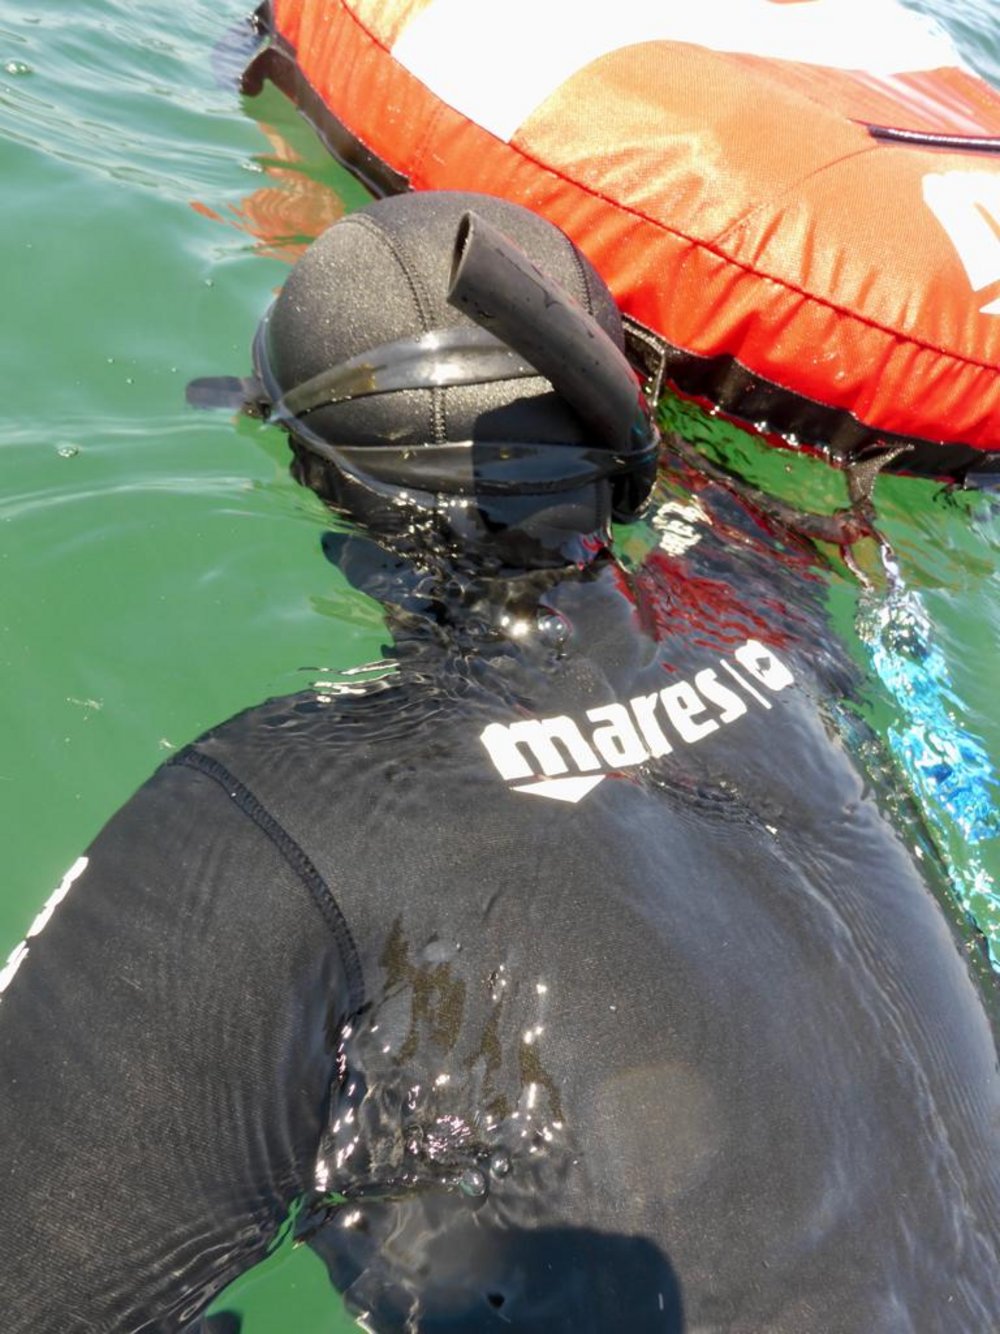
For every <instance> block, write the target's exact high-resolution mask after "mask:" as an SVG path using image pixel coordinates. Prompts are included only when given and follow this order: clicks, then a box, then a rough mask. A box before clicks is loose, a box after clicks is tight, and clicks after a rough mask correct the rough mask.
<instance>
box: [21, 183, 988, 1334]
mask: <svg viewBox="0 0 1000 1334" xmlns="http://www.w3.org/2000/svg"><path fill="white" fill-rule="evenodd" d="M469 210H471V211H472V213H473V215H474V216H473V217H472V219H471V223H470V220H469V218H468V217H467V216H466V215H467V213H468V212H469ZM490 224H491V225H492V226H493V227H495V228H498V229H499V232H500V233H502V235H499V236H498V235H497V233H496V232H493V231H491V230H490ZM456 232H459V234H460V237H461V244H462V246H463V247H464V249H462V250H461V253H460V255H459V263H458V264H457V266H456V269H455V272H452V263H453V256H452V249H453V244H452V243H453V239H454V237H455V235H456ZM477 237H478V244H477ZM511 243H513V244H511ZM522 252H523V253H522ZM525 254H526V255H527V256H528V257H529V258H530V260H531V261H533V262H534V264H535V265H537V266H538V269H539V270H541V271H542V272H539V271H538V270H535V269H533V268H532V266H531V264H530V263H529V262H528V260H526V259H525ZM480 263H481V264H482V270H481V273H480V277H481V278H482V282H481V283H480V284H479V285H478V286H477V283H476V281H475V271H476V270H477V265H479V264H480ZM466 270H472V273H471V276H470V274H469V273H468V272H466ZM484 275H485V276H484ZM498 275H500V276H498ZM546 275H549V276H551V278H552V279H554V280H555V282H557V283H559V284H561V287H562V288H563V289H565V291H566V292H567V293H568V294H569V295H568V296H566V295H563V294H562V293H561V292H560V290H559V289H558V288H557V287H556V286H555V285H554V283H552V282H550V281H549V279H548V277H546ZM467 279H468V281H466V280H467ZM525 281H526V283H527V287H526V288H525V285H524V284H525ZM533 284H534V289H535V296H536V297H538V300H537V301H536V300H534V298H533V297H532V295H531V289H532V285H533ZM449 288H450V289H451V290H452V299H453V301H455V302H457V303H458V304H451V303H449V301H448V300H447V294H448V292H449ZM525 291H526V292H527V295H524V293H525ZM519 294H520V295H524V302H525V304H524V305H523V306H522V307H521V308H520V314H519V313H518V311H517V309H514V310H513V314H511V312H510V310H507V308H508V306H509V305H510V303H511V302H513V305H514V307H516V306H517V300H518V299H519ZM574 299H575V303H579V306H577V305H576V304H575V303H574ZM581 308H582V310H581ZM505 310H507V316H508V317H509V318H507V319H506V322H505V318H506V317H505V316H504V313H503V312H504V311H505ZM466 312H471V314H468V313H466ZM583 312H585V313H583ZM491 326H492V327H493V328H494V329H496V328H502V330H503V333H504V338H503V340H499V341H498V339H497V338H496V337H490V336H489V335H488V334H487V335H486V336H483V335H482V334H481V332H480V331H481V330H482V329H483V328H484V327H485V328H487V329H488V328H489V327H491ZM539 329H544V330H545V333H544V336H543V337H541V338H540V339H538V338H536V341H535V345H534V347H532V338H533V336H534V335H535V334H537V332H538V330H539ZM581 335H582V338H583V343H581V342H580V337H581ZM588 340H590V342H591V343H592V344H593V349H592V352H593V355H592V356H591V354H590V353H588V351H587V341H588ZM608 340H610V344H609V342H608ZM511 344H513V346H511ZM543 344H544V346H543ZM612 345H613V346H612ZM609 346H611V351H610V352H609V351H608V347H609ZM620 347H621V325H620V320H619V317H618V314H617V312H616V310H615V308H614V305H613V303H612V301H611V299H610V297H609V295H608V293H607V290H606V289H605V288H604V286H603V284H602V283H601V282H600V280H599V278H598V277H597V275H596V274H595V273H594V272H593V270H592V269H591V268H590V266H589V265H588V264H587V262H586V261H585V260H584V259H583V257H582V256H581V255H580V254H579V253H578V252H577V251H576V250H575V249H574V247H573V246H572V245H571V244H570V243H569V242H568V241H567V240H566V239H565V238H564V237H563V236H562V234H561V233H559V232H557V231H556V230H555V229H554V228H552V227H551V226H550V225H549V224H547V223H544V222H542V221H541V220H540V219H538V218H536V217H534V216H533V215H531V214H529V213H527V212H525V211H524V210H521V209H518V208H516V207H515V206H513V205H509V204H503V203H501V202H500V201H496V200H490V199H484V198H482V197H477V196H464V195H456V196H450V195H414V196H407V197H403V198H398V199H392V200H386V201H382V202H380V203H376V204H374V205H372V206H371V207H370V208H368V209H366V210H364V211H362V212H361V213H359V214H355V215H352V216H351V217H349V218H347V219H345V220H343V221H342V222H339V223H337V224H336V225H335V226H334V227H333V228H332V229H330V231H328V232H327V233H325V234H324V236H323V237H322V238H320V240H319V241H317V242H316V243H315V244H314V246H313V247H312V248H311V250H310V251H309V252H308V253H307V255H306V256H305V257H304V258H303V260H302V261H301V262H300V263H299V265H298V266H297V267H296V269H295V270H294V271H293V273H292V275H291V276H290V278H289V280H288V282H287V283H286V285H285V287H284V289H283V291H282V293H281V295H280V297H279V298H278V301H277V303H276V305H275V307H274V308H273V310H272V312H271V314H270V316H269V317H268V319H267V320H266V321H265V323H264V325H263V326H262V329H261V331H260V334H259V336H258V340H257V344H256V352H255V359H256V364H257V373H258V383H257V384H256V385H255V386H253V392H255V393H256V394H257V396H258V397H259V399H260V400H261V401H262V402H263V403H264V404H265V410H267V411H269V412H270V413H271V415H272V416H273V417H274V419H275V420H277V421H279V422H280V423H282V424H283V425H285V426H286V428H287V429H288V431H289V433H290V438H291V441H292V446H293V450H294V454H295V463H294V468H295V470H296V473H297V475H298V477H299V478H300V480H302V481H304V482H306V483H307V484H308V485H310V486H312V487H314V488H315V489H316V490H317V491H318V492H319V493H320V494H321V495H322V496H323V497H324V498H325V499H326V500H327V501H328V502H329V503H330V504H331V506H332V507H333V508H334V509H336V510H338V511H339V512H340V513H342V514H344V515H347V516H349V517H350V519H351V520H352V526H350V527H345V528H343V529H342V530H341V531H339V532H337V533H334V534H331V535H330V536H329V537H328V539H327V542H326V547H327V553H328V555H329V556H330V557H331V558H332V559H334V560H336V561H337V563H338V564H339V565H340V566H341V568H342V569H343V570H344V572H345V573H346V575H347V576H348V577H349V578H350V579H351V580H352V581H353V582H354V583H355V584H357V585H358V586H359V587H363V588H364V589H365V590H366V591H367V592H369V593H370V594H371V595H372V596H374V597H377V598H379V599H380V600H381V601H382V603H383V604H384V606H385V608H386V617H387V624H388V627H389V629H390V631H391V635H392V644H391V647H390V648H389V649H388V651H387V655H386V661H385V662H384V663H382V664H380V666H379V667H378V668H377V669H375V670H373V671H372V672H371V673H369V674H367V676H366V675H365V674H362V675H361V676H359V677H358V678H357V679H358V681H359V682H361V683H362V684H359V685H357V686H352V687H351V688H350V692H349V693H337V692H334V691H327V692H325V693H324V690H323V689H322V688H320V689H317V690H312V691H306V692H303V693H301V694H299V695H295V696H292V697H290V698H285V699H275V700H271V701H270V702H268V703H266V704H264V705H262V706H260V707H258V708H254V709H251V710H249V711H248V712H246V713H244V714H241V715H240V716H239V717H237V718H235V719H233V720H231V721H230V722H228V723H226V724H224V725H223V726H220V727H219V728H217V729H215V730H213V731H212V732H210V733H208V734H207V735H206V736H204V737H202V738H200V739H199V740H198V741H196V742H195V743H194V744H193V745H191V746H189V747H187V748H186V749H185V750H183V751H182V752H180V753H179V754H178V755H177V756H176V757H174V758H173V759H172V760H171V761H170V762H169V763H168V764H166V765H165V766H164V767H163V768H161V769H160V770H159V771H158V772H157V773H156V774H155V775H154V776H153V777H152V778H151V779H150V780H149V782H148V783H147V784H146V785H145V786H144V787H143V788H142V789H141V790H140V791H139V792H138V793H137V794H136V795H135V797H133V798H132V800H131V801H129V802H128V803H127V805H126V806H125V807H124V808H123V809H122V810H121V811H120V812H119V813H118V814H117V815H116V816H115V817H114V818H113V819H112V820H111V821H110V823H109V824H108V825H107V827H106V828H105V829H104V830H103V832H102V833H101V834H100V835H99V836H98V838H97V839H96V841H95V842H94V844H93V845H92V846H91V847H90V848H89V849H88V851H87V853H86V854H85V856H84V857H83V858H81V859H80V861H79V862H78V863H77V864H76V865H75V866H74V868H73V869H72V871H71V872H70V873H69V874H68V875H67V877H66V879H65V880H64V882H63V884H62V885H61V886H60V889H59V890H58V891H57V893H56V895H54V896H53V899H52V900H51V901H50V902H49V904H47V905H46V906H45V908H44V909H43V910H42V912H41V913H40V915H39V918H38V920H37V921H36V923H35V925H34V927H33V928H32V933H31V934H30V936H29V938H28V939H27V941H26V942H25V945H24V946H22V947H21V948H20V950H19V951H15V955H14V956H12V958H11V961H10V962H9V963H8V966H7V968H6V969H5V970H4V974H3V976H2V978H0V987H2V988H3V990H2V998H0V1100H2V1114H0V1146H2V1152H0V1162H2V1172H3V1177H2V1181H3V1190H2V1192H0V1309H2V1311H3V1324H4V1328H5V1330H6V1331H27V1330H30V1331H32V1332H33V1334H44V1332H45V1331H57V1330H58V1331H69V1330H102V1331H103V1330H116V1331H117V1330H138V1329H143V1330H146V1329H149V1330H176V1329H180V1328H185V1327H186V1326H187V1325H188V1324H190V1323H191V1322H194V1321H196V1320H197V1319H198V1318H199V1313H200V1312H202V1311H203V1309H204V1307H205V1305H206V1304H207V1302H208V1300H209V1299H210V1297H211V1296H212V1295H213V1294H214V1293H216V1292H217V1291H218V1290H219V1289H220V1288H221V1287H222V1286H224V1285H225V1284H226V1283H227V1282H228V1281H230V1280H231V1279H232V1278H233V1277H234V1276H236V1275H237V1274H238V1273H240V1272H241V1271H243V1270H244V1269H246V1268H247V1267H249V1266H250V1265H252V1264H253V1263H254V1262H256V1261H257V1260H258V1259H260V1258H261V1257H262V1256H263V1255H264V1254H265V1252H266V1249H267V1247H268V1245H269V1243H270V1242H271V1241H272V1240H273V1238H274V1237H275V1235H276V1233H277V1231H278V1228H279V1226H280V1224H281V1222H282V1220H283V1219H284V1218H286V1216H287V1215H288V1214H289V1211H290V1210H291V1209H292V1208H293V1206H296V1205H297V1206H298V1207H299V1209H300V1212H299V1216H298V1217H299V1221H298V1227H299V1229H300V1231H301V1232H302V1234H303V1235H307V1236H308V1237H309V1240H310V1242H311V1244H312V1245H313V1246H314V1247H315V1248H316V1249H317V1250H318V1252H319V1253H320V1254H321V1255H322V1256H323V1258H324V1260H325V1262H326V1264H327V1266H328V1268H329V1271H330V1274H331V1277H332V1279H333V1281H334V1282H335V1284H336V1285H337V1286H338V1288H339V1289H340V1290H341V1291H342V1292H343V1294H344V1297H345V1300H346V1303H347V1305H348V1308H349V1309H350V1310H351V1311H352V1312H354V1313H355V1314H356V1315H357V1316H358V1317H359V1319H363V1322H364V1323H363V1327H364V1328H368V1329H372V1330H379V1331H396V1330H398V1331H402V1330H425V1331H445V1330H453V1331H463V1330H464V1331H479V1330H490V1329H496V1330H508V1329H513V1330H524V1331H532V1334H541V1332H542V1331H570V1330H572V1331H618V1330H621V1331H638V1332H640V1334H643V1332H644V1331H653V1330H656V1331H680V1330H689V1331H692V1334H693V1332H694V1331H699V1334H701V1332H703V1331H768V1332H769V1334H836V1332H839V1331H843V1332H844V1334H847V1332H848V1331H850V1332H851V1334H880V1332H883V1331H884V1332H886V1334H888V1332H889V1331H892V1332H895V1331H903V1330H907V1331H968V1332H969V1334H984V1331H986V1330H989V1329H994V1328H997V1327H998V1325H1000V1265H998V1259H1000V1254H998V1252H1000V1222H998V1220H1000V1155H998V1152H997V1149H998V1142H997V1141H998V1126H1000V1080H998V1074H997V1051H996V1040H995V1029H994V1027H993V1022H994V1009H995V998H994V993H993V990H992V988H991V987H990V985H989V984H988V983H986V982H983V981H982V979H981V977H980V975H979V974H978V973H977V971H976V969H975V968H974V966H973V961H972V959H971V958H970V956H969V954H968V952H967V951H965V950H964V949H963V947H962V938H961V936H960V934H959V933H958V931H957V930H955V929H953V924H952V923H951V922H950V921H949V920H948V914H947V913H946V911H945V910H944V908H943V906H942V903H941V902H940V901H939V899H938V897H936V894H935V885H934V881H933V879H932V876H931V873H930V872H929V871H928V870H925V866H924V865H922V864H921V862H920V861H919V859H917V858H916V857H915V856H914V853H913V852H912V850H911V848H910V847H908V846H907V845H906V844H905V843H904V841H903V840H902V839H901V837H900V836H899V835H898V834H897V833H896V832H895V831H894V829H893V827H892V826H891V825H890V823H889V822H888V821H887V819H886V817H885V815H884V814H883V813H882V811H881V810H880V808H879V804H878V801H877V798H876V794H875V793H874V792H873V791H872V789H871V787H870V786H869V784H868V783H867V782H866V780H865V778H864V777H863V775H862V774H861V773H860V772H859V771H858V769H857V767H856V766H855V763H854V762H853V760H852V758H851V755H850V754H849V753H848V751H847V749H845V747H844V745H843V743H842V742H841V740H840V738H839V736H838V734H837V732H836V730H835V727H834V722H833V719H832V714H831V710H830V707H829V702H830V698H831V695H832V694H833V693H835V691H836V690H838V689H841V688H842V687H843V685H844V681H845V677H844V675H843V673H842V671H841V668H840V667H837V668H832V667H829V666H828V665H827V655H826V654H825V653H823V652H820V651H818V648H817V644H816V642H815V619H814V618H810V617H808V616H804V615H803V614H802V613H801V610H800V609H799V608H797V606H796V603H795V600H794V599H795V597H796V596H799V597H800V599H802V600H803V601H802V605H805V601H806V600H808V599H809V598H812V597H814V594H813V593H812V591H811V588H810V586H809V581H808V580H805V579H802V580H798V583H800V584H802V585H803V586H804V589H805V591H804V592H803V591H802V589H801V588H800V589H799V590H798V593H797V594H796V590H795V587H794V585H795V583H796V580H794V579H792V580H788V579H786V580H785V583H784V584H783V583H782V578H783V576H782V574H781V567H780V565H779V563H778V561H777V560H775V561H774V562H772V563H770V564H769V563H768V562H767V561H761V562H758V563H757V564H756V565H753V564H752V562H750V563H748V562H747V560H745V559H743V558H742V555H745V552H746V548H747V547H748V546H749V545H750V540H749V537H748V536H747V535H746V534H743V535H742V537H741V536H740V534H739V533H738V532H736V529H735V527H734V526H731V528H730V531H729V532H728V533H723V534H722V535H720V534H719V533H718V532H714V531H711V530H706V531H705V533H704V534H703V540H702V541H701V543H700V544H699V545H697V546H695V547H693V548H692V549H691V551H690V552H689V553H688V554H687V555H685V556H684V557H683V558H678V559H677V560H676V561H673V562H665V561H661V562H660V563H659V565H658V566H656V565H654V566H651V567H650V568H649V569H647V570H646V571H644V572H640V573H639V574H638V575H635V576H631V575H628V574H627V573H626V572H625V571H624V569H623V568H622V567H621V566H620V565H619V563H618V562H617V561H616V559H615V557H614V555H613V553H612V551H611V548H610V545H609V520H610V517H611V513H612V510H613V509H615V510H616V511H617V513H618V514H619V515H620V516H621V517H624V518H628V517H630V516H632V515H634V514H635V513H636V512H637V510H638V509H639V508H640V507H641V505H642V504H643V502H644V500H645V497H646V494H647V492H648V490H649V486H650V482H651V476H650V459H651V439H650V436H649V434H648V430H647V429H646V428H645V427H644V425H643V415H642V412H641V411H640V410H639V409H638V405H637V403H636V402H635V400H636V385H635V380H634V378H630V375H629V373H628V371H627V369H626V370H624V371H623V370H622V366H621V363H620V353H619V352H618V350H617V349H620ZM527 350H530V351H532V356H533V357H534V358H535V360H533V361H532V360H531V358H529V357H528V356H527ZM616 356H618V357H619V361H616V360H615V357H616ZM588 357H589V358H590V359H589V360H588ZM540 364H541V365H545V366H546V368H547V369H546V375H547V378H543V377H542V376H540V375H539V374H538V373H537V370H538V368H539V366H540ZM595 386H596V393H591V392H589V390H590V388H593V387H595ZM608 404H612V408H611V409H608V411H607V413H606V415H605V417H604V419H602V417H601V413H602V411H603V409H604V408H606V407H607V405H608ZM616 404H617V406H615V405H616ZM733 524H734V525H736V526H738V525H737V521H736V520H733ZM739 553H742V555H740V556H739V558H738V554H739ZM729 585H732V586H729Z"/></svg>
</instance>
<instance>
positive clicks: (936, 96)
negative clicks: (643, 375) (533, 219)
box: [246, 0, 1000, 475]
mask: <svg viewBox="0 0 1000 1334" xmlns="http://www.w3.org/2000/svg"><path fill="white" fill-rule="evenodd" d="M260 17H261V20H262V23H263V26H264V29H265V31H266V32H267V33H268V34H269V37H270V41H269V42H268V43H267V45H266V46H265V48H264V49H263V51H262V52H261V53H259V54H258V56H257V57H256V59H255V62H254V63H253V64H252V65H251V67H250V70H249V71H248V75H247V76H246V77H247V86H248V88H250V89H251V90H252V87H253V85H254V82H255V81H256V80H259V78H260V77H262V76H270V77H272V78H274V79H275V81H276V82H278V83H279V84H280V85H281V86H283V87H284V88H285V89H286V91H288V92H290V93H291V95H292V96H294V97H295V98H296V100H297V101H298V102H299V104H300V105H301V106H302V108H303V110H304V111H305V113H306V114H307V115H308V116H309V117H310V118H311V119H312V120H313V121H314V122H315V123H316V124H317V126H318V128H319V129H320V131H321V132H322V133H324V134H325V136H326V138H327V140H328V142H329V143H330V144H331V146H332V147H333V148H334V149H335V150H336V151H337V152H338V154H339V155H340V156H341V157H342V158H344V159H345V160H346V161H347V162H348V163H349V164H353V165H354V167H355V169H356V170H358V171H359V172H360V173H361V174H362V175H363V176H366V177H367V179H368V180H369V181H371V182H373V183H375V184H376V185H377V186H378V188H380V189H382V190H397V189H403V188H406V187H410V188H413V189H463V190H482V191H486V192H487V193H492V194H498V195H502V196H505V197H507V198H509V199H513V200H515V201H517V202H519V203H522V204H526V205H528V206H529V207H531V208H534V209H536V210H538V211H539V212H541V213H542V214H544V215H545V216H547V217H548V218H550V219H552V220H553V221H554V222H556V223H558V224H559V225H560V226H561V227H563V228H564V230H565V231H567V232H568V233H569V234H570V236H572V237H573V239H574V240H575V241H576V242H577V244H578V245H579V246H580V247H581V249H582V250H583V251H584V252H585V253H586V254H587V256H588V257H589V258H590V259H591V260H592V261H593V263H594V264H595V265H596V267H597V268H598V269H599V270H600V272H601V273H602V274H603V275H604V277H605V278H606V279H607V281H608V283H609V285H610V286H611V288H612V290H613V292H614V294H615V296H616V297H617V299H618V300H619V302H620V303H621V305H622V308H623V310H624V311H625V313H626V314H627V315H628V316H629V317H631V318H632V319H633V320H634V321H636V322H638V324H640V325H642V326H644V327H645V328H646V329H648V330H651V331H653V333H655V335H656V336H657V338H658V340H659V342H660V344H661V346H662V348H663V354H664V357H665V365H666V372H667V376H668V378H669V379H670V380H671V381H672V382H673V383H674V384H675V386H676V387H677V388H679V389H680V390H681V391H682V392H684V393H687V394H690V395H694V396H697V397H701V398H704V399H707V400H709V401H711V402H712V403H713V404H715V405H716V406H718V407H719V408H720V409H722V410H723V411H724V412H726V413H728V414H730V415H732V416H735V417H737V418H738V419H740V420H743V421H748V422H750V423H752V424H754V425H756V426H757V427H758V428H759V429H762V430H765V431H766V432H767V433H769V434H775V433H777V434H779V435H781V436H783V437H785V438H786V439H787V440H788V441H789V443H792V444H795V443H801V444H803V445H808V446H811V447H818V448H821V449H823V450H825V451H827V452H828V453H829V454H830V455H831V456H832V457H834V458H836V459H842V460H844V459H851V458H856V457H858V456H860V455H866V454H867V453H869V452H871V451H874V450H878V449H879V448H882V447H899V448H900V449H901V454H900V456H899V459H898V460H897V463H896V466H901V467H903V468H905V470H906V471H914V472H926V473H932V474H933V473H942V474H948V475H963V474H965V473H967V472H969V471H970V470H971V471H974V472H975V471H980V472H982V471H987V472H990V471H993V472H995V471H998V470H1000V94H998V93H997V92H996V91H995V90H994V89H992V88H991V87H990V86H989V85H988V84H986V83H985V82H984V81H983V80H982V79H980V78H979V77H977V76H976V75H975V74H974V73H972V72H971V71H970V70H968V69H965V68H963V67H962V66H961V64H960V62H959V60H958V57H957V55H956V53H955V51H954V49H953V48H952V47H951V46H950V44H949V42H948V39H947V38H946V37H945V36H944V34H943V33H941V32H940V31H938V30H936V29H935V28H933V27H932V26H930V25H929V24H928V22H927V21H926V20H924V19H922V18H921V17H920V16H918V15H916V14H915V13H913V12H911V11H908V10H905V9H903V8H902V7H901V6H900V5H898V4H897V3H896V0H793V3H777V2H776V0H738V2H737V3H734V0H698V2H697V3H696V4H693V5H689V6H675V5H669V6H668V5H664V4H662V0H616V3H615V4H613V5H609V6H607V8H606V10H605V11H604V12H603V13H602V12H600V11H598V10H597V9H596V7H591V6H583V7H581V6H579V5H577V4H574V3H572V0H546V2H544V3H539V0H505V3H504V4H503V5H502V6H500V5H497V6H476V7H475V9H474V18H473V17H472V15H470V7H469V4H468V0H271V3H270V4H269V5H268V6H266V7H265V9H264V10H263V11H262V13H261V16H260Z"/></svg>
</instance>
